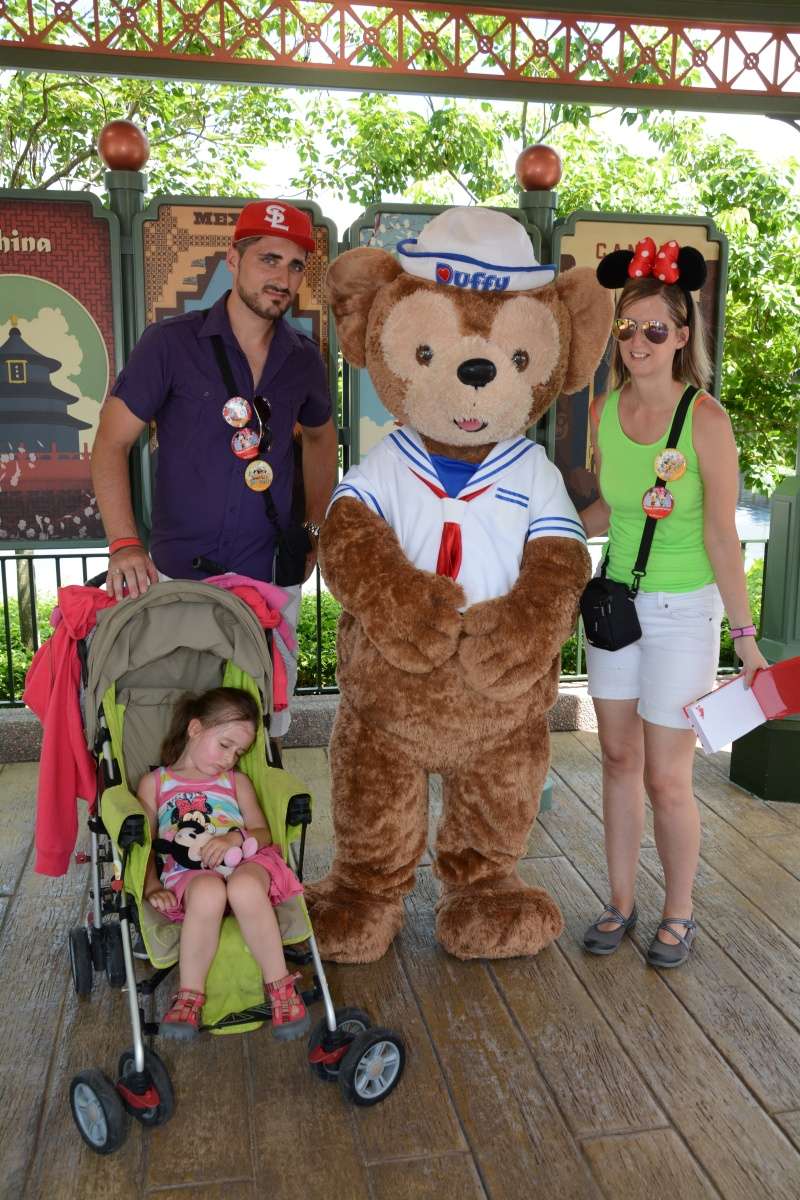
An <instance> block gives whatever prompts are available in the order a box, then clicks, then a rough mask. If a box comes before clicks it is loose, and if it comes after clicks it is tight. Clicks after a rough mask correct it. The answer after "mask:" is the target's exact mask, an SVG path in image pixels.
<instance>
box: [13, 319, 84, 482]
mask: <svg viewBox="0 0 800 1200" xmlns="http://www.w3.org/2000/svg"><path fill="white" fill-rule="evenodd" d="M60 369H61V363H60V362H59V361H58V359H55V358H48V357H47V356H46V355H44V354H41V353H40V352H39V351H38V350H36V349H35V348H34V347H33V346H29V345H28V343H27V342H26V341H25V340H24V338H23V336H22V334H21V332H20V330H19V329H18V327H17V318H16V317H14V316H12V318H11V328H10V330H9V334H8V339H7V340H6V342H5V344H4V345H2V346H0V451H5V452H9V451H10V452H11V453H15V452H19V451H22V450H25V451H27V452H28V453H31V452H33V453H35V454H37V455H38V456H39V457H40V458H41V459H44V458H46V457H48V455H49V456H50V457H51V458H52V457H53V456H55V455H58V454H61V455H74V456H75V457H76V458H78V457H79V455H80V432H81V430H84V429H90V428H91V426H90V425H89V422H88V421H80V420H78V418H77V417H73V416H71V415H70V414H69V413H68V412H67V409H68V407H69V405H71V404H75V403H76V401H77V399H78V397H77V396H70V395H69V394H68V393H67V392H62V391H61V390H60V388H57V387H55V386H54V385H53V382H52V380H51V378H50V377H51V375H52V374H53V373H54V372H56V371H59V370H60ZM56 461H64V462H68V461H69V459H68V458H63V459H56ZM74 477H75V475H74V473H73V478H74Z"/></svg>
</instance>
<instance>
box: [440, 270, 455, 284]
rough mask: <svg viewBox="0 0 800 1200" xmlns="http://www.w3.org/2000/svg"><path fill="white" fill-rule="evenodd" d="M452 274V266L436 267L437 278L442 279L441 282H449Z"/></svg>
mask: <svg viewBox="0 0 800 1200" xmlns="http://www.w3.org/2000/svg"><path fill="white" fill-rule="evenodd" d="M452 274H453V272H452V271H451V269H450V267H437V268H436V278H437V279H438V280H439V281H440V283H449V282H450V276H451V275H452Z"/></svg>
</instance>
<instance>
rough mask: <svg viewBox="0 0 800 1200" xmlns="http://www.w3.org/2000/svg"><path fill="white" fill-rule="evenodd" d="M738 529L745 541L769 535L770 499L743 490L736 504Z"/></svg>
mask: <svg viewBox="0 0 800 1200" xmlns="http://www.w3.org/2000/svg"><path fill="white" fill-rule="evenodd" d="M736 529H737V531H738V533H739V537H740V539H741V540H742V541H743V542H744V541H749V540H750V539H751V538H767V537H769V499H768V498H767V497H766V496H756V495H754V494H753V493H752V492H743V493H742V497H741V499H740V500H739V503H738V504H737V506H736Z"/></svg>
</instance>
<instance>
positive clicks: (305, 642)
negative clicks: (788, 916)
mask: <svg viewBox="0 0 800 1200" xmlns="http://www.w3.org/2000/svg"><path fill="white" fill-rule="evenodd" d="M604 542H605V539H604V538H595V539H592V541H591V542H590V543H589V544H590V548H595V549H596V548H599V547H600V546H602V545H603V544H604ZM766 544H767V538H765V537H763V538H747V539H746V540H743V541H742V543H741V546H742V553H743V555H745V558H747V555H748V548H749V547H756V546H761V547H763V548H764V550H762V554H763V553H764V552H765V550H766ZM755 557H756V558H758V557H760V555H758V554H756V555H755ZM107 564H108V557H107V554H106V552H105V550H104V549H103V548H98V549H95V550H85V551H64V552H63V553H60V554H40V553H31V552H30V551H25V552H17V553H13V552H9V553H3V554H0V588H1V589H2V613H3V640H2V654H1V655H0V708H19V707H21V706H22V698H21V697H22V686H23V680H24V675H25V671H26V670H27V665H28V663H29V662H30V659H31V657H32V656H33V654H34V653H35V652H36V650H38V648H39V645H40V644H41V642H42V641H43V640H44V639H45V638H47V637H49V635H50V632H51V630H50V624H49V616H50V611H51V610H52V608H53V606H54V604H55V599H56V590H57V589H58V588H59V587H62V586H63V585H64V584H70V583H86V582H87V580H89V579H92V578H94V577H95V576H96V575H99V574H100V573H101V572H104V571H105V569H106V567H107ZM314 584H315V586H314V589H313V591H312V592H309V591H306V593H305V595H304V606H303V610H301V623H300V628H299V630H298V640H299V643H300V659H301V667H302V672H303V674H302V676H301V678H303V679H304V680H305V682H301V683H300V685H299V686H298V687H297V694H298V695H325V694H335V693H336V691H337V690H338V689H337V687H336V684H335V681H334V679H333V662H332V655H331V647H332V646H333V639H334V627H335V621H336V606H335V605H333V604H331V603H330V601H329V600H328V599H327V593H326V592H325V591H324V589H323V587H322V580H321V577H320V573H319V568H317V570H316V571H315V574H314ZM309 605H310V606H311V608H312V614H313V619H312V620H311V621H310V622H309V620H308V607H309ZM564 657H565V658H567V659H573V658H574V669H571V670H569V669H568V670H564V671H562V675H561V681H562V683H581V682H584V681H585V680H586V651H585V643H584V637H583V627H582V625H581V623H580V622H578V627H577V630H576V632H575V633H574V634H573V637H572V638H571V639H570V641H569V642H568V643H567V646H566V647H565V656H564ZM735 670H736V667H735V666H733V665H728V666H723V667H721V668H720V674H731V673H732V672H734V671H735ZM309 680H310V681H309Z"/></svg>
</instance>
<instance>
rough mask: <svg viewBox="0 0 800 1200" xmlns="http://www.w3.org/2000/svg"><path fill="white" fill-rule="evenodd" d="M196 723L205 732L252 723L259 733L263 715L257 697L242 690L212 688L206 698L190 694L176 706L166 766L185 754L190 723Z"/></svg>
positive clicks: (163, 752) (165, 752)
mask: <svg viewBox="0 0 800 1200" xmlns="http://www.w3.org/2000/svg"><path fill="white" fill-rule="evenodd" d="M193 720H198V721H199V722H200V724H201V725H202V726H203V728H204V729H211V728H212V727H213V726H214V725H224V724H225V723H226V722H227V721H250V722H251V723H252V726H253V731H254V732H255V731H257V730H258V724H259V721H260V720H261V714H260V712H259V709H258V705H257V704H256V702H255V700H254V699H253V697H252V696H251V695H249V693H248V692H243V691H242V690H241V689H240V688H231V687H218V688H212V689H211V691H210V692H203V694H202V696H193V695H191V693H187V695H185V696H184V697H183V698H182V699H181V700H179V701H178V703H177V704H176V705H175V709H174V711H173V714H172V721H171V723H170V727H169V732H168V733H167V736H166V737H165V738H164V742H163V744H162V746H161V761H162V763H164V764H165V765H166V766H171V765H172V763H174V762H177V760H178V759H179V758H180V756H181V755H182V754H183V751H184V749H185V748H186V742H187V739H188V736H189V722H190V721H193Z"/></svg>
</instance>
